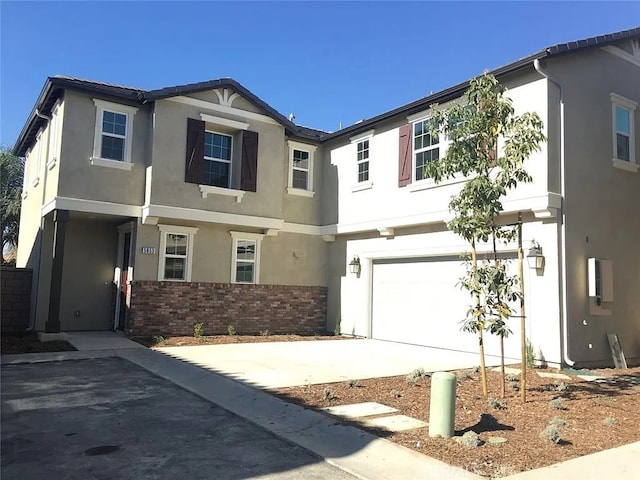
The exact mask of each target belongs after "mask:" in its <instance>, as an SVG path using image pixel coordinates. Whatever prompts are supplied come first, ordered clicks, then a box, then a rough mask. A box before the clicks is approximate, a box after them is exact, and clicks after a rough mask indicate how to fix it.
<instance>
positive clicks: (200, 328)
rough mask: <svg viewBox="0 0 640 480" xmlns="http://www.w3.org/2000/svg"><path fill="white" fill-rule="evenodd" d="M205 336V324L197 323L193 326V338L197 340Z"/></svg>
mask: <svg viewBox="0 0 640 480" xmlns="http://www.w3.org/2000/svg"><path fill="white" fill-rule="evenodd" d="M203 335H204V324H203V323H202V322H199V323H196V324H195V325H194V326H193V336H194V337H196V338H202V336H203Z"/></svg>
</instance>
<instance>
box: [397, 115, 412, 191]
mask: <svg viewBox="0 0 640 480" xmlns="http://www.w3.org/2000/svg"><path fill="white" fill-rule="evenodd" d="M411 152H412V150H411V124H407V125H403V126H401V127H400V152H399V156H398V186H399V187H405V186H407V185H409V184H410V183H411V165H412V163H413V162H412V161H411Z"/></svg>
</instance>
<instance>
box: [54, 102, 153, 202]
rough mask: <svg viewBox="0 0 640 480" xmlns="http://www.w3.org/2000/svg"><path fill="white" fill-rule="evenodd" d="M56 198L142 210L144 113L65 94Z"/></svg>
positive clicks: (147, 120) (136, 108)
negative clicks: (89, 201)
mask: <svg viewBox="0 0 640 480" xmlns="http://www.w3.org/2000/svg"><path fill="white" fill-rule="evenodd" d="M64 99H65V100H64V104H65V105H64V122H63V127H62V137H61V147H60V159H59V160H60V161H59V184H58V189H57V195H58V196H61V197H71V198H78V199H84V200H95V201H101V202H112V203H119V204H127V205H142V203H143V201H144V178H145V162H146V159H147V153H146V152H147V148H148V146H147V139H148V129H149V127H150V118H151V116H150V114H149V107H147V106H139V105H138V106H133V105H125V104H122V103H119V102H114V101H110V100H106V99H102V98H98V97H92V96H89V95H85V94H82V93H78V92H75V91H72V90H67V91H66V92H65V97H64Z"/></svg>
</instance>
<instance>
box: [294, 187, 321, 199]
mask: <svg viewBox="0 0 640 480" xmlns="http://www.w3.org/2000/svg"><path fill="white" fill-rule="evenodd" d="M287 193H288V194H289V195H298V196H299V197H309V198H311V197H313V196H314V195H315V193H316V192H312V191H311V190H303V189H301V188H293V187H287Z"/></svg>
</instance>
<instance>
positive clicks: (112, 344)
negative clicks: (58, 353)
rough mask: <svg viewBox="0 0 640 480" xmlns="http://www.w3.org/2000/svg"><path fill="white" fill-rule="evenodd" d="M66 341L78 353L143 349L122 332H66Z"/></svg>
mask: <svg viewBox="0 0 640 480" xmlns="http://www.w3.org/2000/svg"><path fill="white" fill-rule="evenodd" d="M67 341H68V342H69V343H70V344H71V345H73V346H74V347H76V348H77V349H78V350H79V351H87V350H112V349H114V350H116V349H121V348H145V347H143V346H142V345H140V344H139V343H137V342H134V341H133V340H129V339H128V338H127V337H126V336H125V335H124V333H122V332H108V331H105V332H68V333H67Z"/></svg>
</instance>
